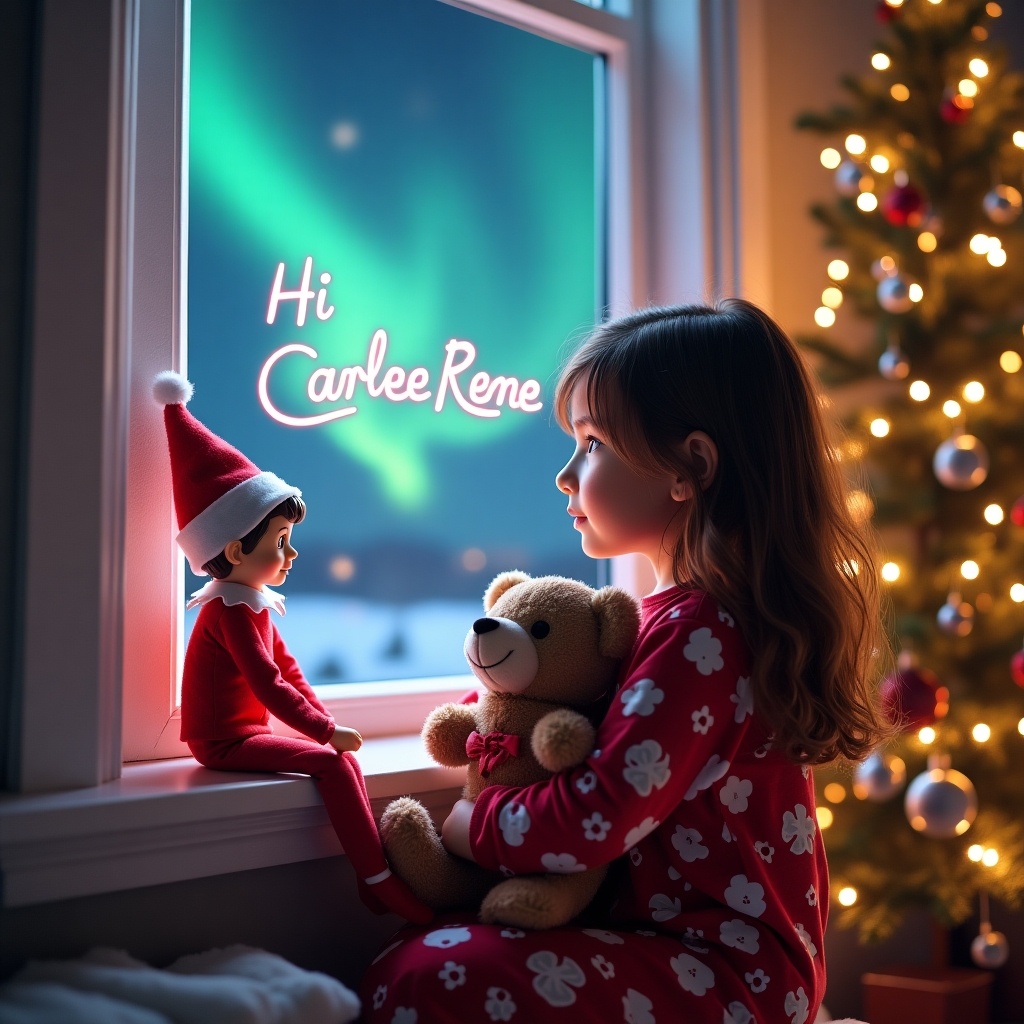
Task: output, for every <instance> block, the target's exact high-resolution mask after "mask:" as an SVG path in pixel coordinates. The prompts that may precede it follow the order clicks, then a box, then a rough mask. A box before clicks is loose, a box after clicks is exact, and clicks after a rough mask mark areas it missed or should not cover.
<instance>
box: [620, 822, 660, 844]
mask: <svg viewBox="0 0 1024 1024" xmlns="http://www.w3.org/2000/svg"><path fill="white" fill-rule="evenodd" d="M660 824H661V822H660V821H655V820H654V819H653V818H644V820H643V821H641V822H640V824H639V825H637V826H636V828H631V829H630V830H629V831H628V832H627V833H626V839H625V841H624V843H623V850H628V849H630V848H631V847H633V846H636V844H637V843H639V842H640V840H641V839H646V838H647V837H648V836H649V835H650V834H651V833H652V832H653V831H654V830H655V829H656V828H657V827H658V826H659V825H660Z"/></svg>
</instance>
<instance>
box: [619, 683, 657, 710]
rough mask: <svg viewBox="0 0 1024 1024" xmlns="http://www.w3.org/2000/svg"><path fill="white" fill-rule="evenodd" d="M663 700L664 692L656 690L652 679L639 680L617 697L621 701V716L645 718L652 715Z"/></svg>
mask: <svg viewBox="0 0 1024 1024" xmlns="http://www.w3.org/2000/svg"><path fill="white" fill-rule="evenodd" d="M664 699H665V691H664V690H660V689H659V688H658V685H657V683H655V681H654V680H653V679H641V680H639V681H638V682H635V683H634V684H633V685H632V686H630V687H628V688H627V689H625V690H623V691H622V693H621V694H620V695H619V700H620V701H622V714H623V716H625V717H628V716H629V715H639V716H640V717H641V718H647V717H648V716H649V715H653V714H654V709H655V708H656V707H657V706H658V705H659V704H660V703H661V702H662V701H663V700H664Z"/></svg>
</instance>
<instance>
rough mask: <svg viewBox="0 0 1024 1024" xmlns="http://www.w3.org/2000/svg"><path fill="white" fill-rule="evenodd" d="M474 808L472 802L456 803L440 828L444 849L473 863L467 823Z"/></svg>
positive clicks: (461, 801) (460, 801)
mask: <svg viewBox="0 0 1024 1024" xmlns="http://www.w3.org/2000/svg"><path fill="white" fill-rule="evenodd" d="M475 806H476V805H475V804H474V803H473V801H472V800H459V801H457V802H456V804H455V806H454V807H453V808H452V812H451V814H449V815H448V817H447V818H445V819H444V824H443V825H442V826H441V842H442V843H443V844H444V847H445V849H446V850H447V851H448V852H449V853H454V854H455V856H456V857H462V858H464V859H465V860H472V861H474V862H475V858H474V857H473V851H472V850H471V849H470V848H469V822H470V819H471V818H472V817H473V808H474V807H475Z"/></svg>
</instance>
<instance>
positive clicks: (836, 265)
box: [828, 260, 850, 281]
mask: <svg viewBox="0 0 1024 1024" xmlns="http://www.w3.org/2000/svg"><path fill="white" fill-rule="evenodd" d="M849 275H850V265H849V264H848V263H847V262H846V260H833V261H832V262H831V263H830V264H829V265H828V276H829V277H831V278H832V280H833V281H845V280H846V278H847V277H849Z"/></svg>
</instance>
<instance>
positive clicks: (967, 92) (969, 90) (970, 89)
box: [957, 78, 978, 98]
mask: <svg viewBox="0 0 1024 1024" xmlns="http://www.w3.org/2000/svg"><path fill="white" fill-rule="evenodd" d="M957 88H958V89H959V90H960V95H961V96H970V97H971V98H973V97H975V96H977V95H978V83H977V82H976V81H974V79H973V78H963V79H961V80H960V82H959V83H958V84H957Z"/></svg>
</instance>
